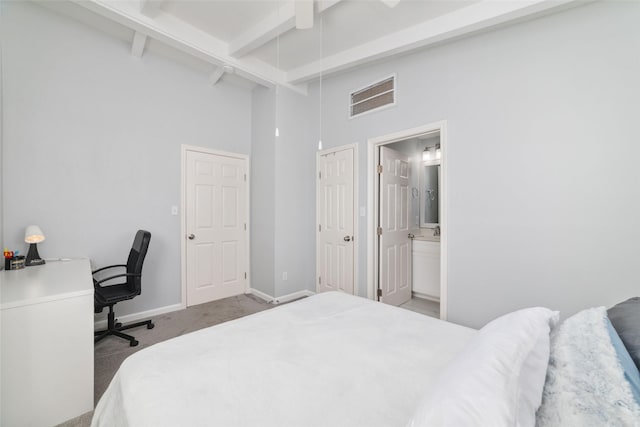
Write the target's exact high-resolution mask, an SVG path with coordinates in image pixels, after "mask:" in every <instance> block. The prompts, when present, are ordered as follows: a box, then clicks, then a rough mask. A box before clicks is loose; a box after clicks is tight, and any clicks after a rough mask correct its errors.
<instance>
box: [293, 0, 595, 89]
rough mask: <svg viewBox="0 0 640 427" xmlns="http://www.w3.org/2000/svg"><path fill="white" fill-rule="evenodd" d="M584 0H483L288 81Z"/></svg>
mask: <svg viewBox="0 0 640 427" xmlns="http://www.w3.org/2000/svg"><path fill="white" fill-rule="evenodd" d="M584 3H585V1H584V0H528V1H495V0H483V1H481V2H479V3H474V4H472V5H470V6H467V7H465V8H462V9H458V10H456V11H454V12H451V13H448V14H446V15H442V16H439V17H437V18H434V19H431V20H429V21H426V22H422V23H420V24H417V25H414V26H412V27H408V28H405V29H403V30H400V31H397V32H395V33H393V34H389V35H387V36H384V37H380V38H378V39H376V40H373V41H371V42H367V43H364V44H362V45H359V46H356V47H353V48H351V49H347V50H344V51H341V52H338V53H336V54H334V55H331V56H328V57H325V58H322V59H319V60H317V61H314V62H312V63H309V64H307V65H303V66H301V67H298V68H295V69H293V70H290V71H289V72H288V73H287V82H288V83H290V84H293V85H296V84H301V83H304V82H308V81H310V80H313V79H316V78H317V77H318V76H319V75H320V73H321V72H322V75H323V76H328V75H331V74H334V73H338V72H340V71H344V70H346V69H348V68H352V67H356V66H360V65H363V64H366V63H368V62H372V61H376V60H381V59H385V58H388V57H391V56H393V55H397V54H400V53H405V52H409V51H412V50H416V49H420V48H424V47H427V46H430V45H434V44H436V43H442V42H443V41H445V40H451V39H454V38H459V37H462V36H464V35H468V34H471V33H474V32H477V31H480V30H485V29H488V28H490V27H494V26H497V25H500V24H504V23H506V22H513V21H514V20H515V21H517V20H519V19H524V18H525V17H526V18H527V19H530V18H533V17H535V16H539V15H540V14H543V13H548V12H549V11H551V10H552V9H558V8H562V7H564V8H567V7H571V6H577V5H580V4H584Z"/></svg>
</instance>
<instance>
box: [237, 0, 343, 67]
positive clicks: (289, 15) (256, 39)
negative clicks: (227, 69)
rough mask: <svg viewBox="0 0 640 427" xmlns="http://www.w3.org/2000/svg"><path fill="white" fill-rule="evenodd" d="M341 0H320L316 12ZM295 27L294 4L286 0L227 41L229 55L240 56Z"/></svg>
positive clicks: (322, 10) (320, 11)
mask: <svg viewBox="0 0 640 427" xmlns="http://www.w3.org/2000/svg"><path fill="white" fill-rule="evenodd" d="M340 1H341V0H320V1H318V3H317V12H318V13H322V12H324V11H325V10H327V9H329V8H330V7H333V6H335V5H336V4H338V3H339V2H340ZM294 28H296V4H295V2H294V1H288V2H287V3H285V4H283V5H282V6H280V8H279V9H278V10H276V11H275V12H272V13H271V14H269V15H268V16H266V17H265V18H264V19H262V20H261V21H260V22H258V23H257V24H255V25H254V26H252V27H251V28H249V29H248V30H246V31H245V32H243V33H242V34H241V35H239V36H238V37H236V38H235V39H234V40H231V42H229V55H231V56H233V57H236V58H240V57H242V56H244V55H246V54H248V53H249V52H251V51H253V50H255V49H257V48H259V47H260V46H262V45H264V44H265V43H268V42H270V41H271V40H273V39H275V38H276V37H278V36H279V35H281V34H284V33H286V32H287V31H290V30H293V29H294Z"/></svg>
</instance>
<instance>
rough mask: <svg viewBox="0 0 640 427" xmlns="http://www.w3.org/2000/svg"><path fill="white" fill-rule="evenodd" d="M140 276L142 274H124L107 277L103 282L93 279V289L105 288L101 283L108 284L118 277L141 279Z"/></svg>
mask: <svg viewBox="0 0 640 427" xmlns="http://www.w3.org/2000/svg"><path fill="white" fill-rule="evenodd" d="M140 276H142V274H134V273H122V274H116V275H114V276H109V277H105V278H104V279H102V280H96V279H93V287H94V288H95V287H98V288H102V287H103V286H102V285H101V283H104V282H108V281H109V280H111V279H117V278H118V277H140Z"/></svg>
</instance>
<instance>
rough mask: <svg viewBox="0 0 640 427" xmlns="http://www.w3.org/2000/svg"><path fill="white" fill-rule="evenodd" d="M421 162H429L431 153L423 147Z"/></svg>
mask: <svg viewBox="0 0 640 427" xmlns="http://www.w3.org/2000/svg"><path fill="white" fill-rule="evenodd" d="M422 160H423V161H427V160H431V151H429V147H424V151H423V152H422Z"/></svg>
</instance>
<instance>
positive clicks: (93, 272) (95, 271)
mask: <svg viewBox="0 0 640 427" xmlns="http://www.w3.org/2000/svg"><path fill="white" fill-rule="evenodd" d="M126 266H127V265H126V264H116V265H108V266H106V267H102V268H99V269H97V270H94V271H92V272H91V274H96V273H97V272H98V271H102V270H107V269H109V268H115V267H126Z"/></svg>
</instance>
